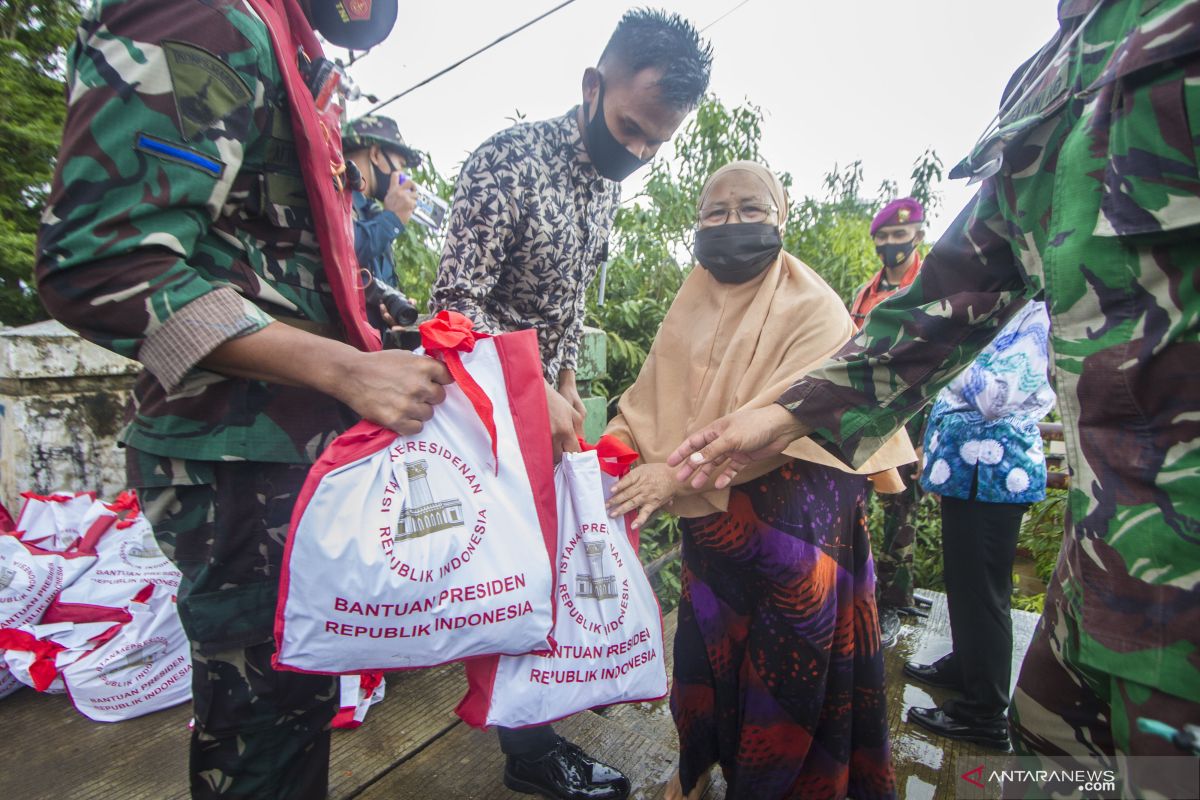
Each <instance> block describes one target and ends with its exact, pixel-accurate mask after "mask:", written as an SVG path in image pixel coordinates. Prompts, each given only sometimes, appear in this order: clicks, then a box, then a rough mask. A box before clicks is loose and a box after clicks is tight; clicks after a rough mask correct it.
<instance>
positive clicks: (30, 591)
mask: <svg viewBox="0 0 1200 800" xmlns="http://www.w3.org/2000/svg"><path fill="white" fill-rule="evenodd" d="M88 502H89V503H90V502H91V501H90V500H89V501H88ZM47 543H50V544H53V542H47ZM95 561H96V557H95V556H94V555H88V554H82V553H74V552H67V553H59V552H55V551H53V550H44V549H42V548H41V547H38V546H37V545H34V544H31V543H29V542H25V541H22V540H21V539H20V534H19V532H17V531H9V532H7V533H0V630H2V629H5V628H18V627H21V626H23V625H36V624H38V623H39V622H41V619H42V615H43V614H44V613H45V611H46V609H47V608H48V607H49V606H50V604H51V603H52V602H54V599H55V598H56V597H58V594H59V592H61V591H62V590H63V588H64V587H66V586H70V585H71V584H72V583H73V582H74V581H76V580H77V579H78V578H79V576H80V575H82V574H84V572H86V571H87V569H88V567H90V566H91V565H92V564H94V563H95ZM4 649H5V647H4V645H0V697H5V696H6V695H9V694H12V693H13V692H14V691H16V690H17V689H18V688H19V687H20V681H18V680H17V679H16V678H15V677H14V676H13V675H12V674H11V673H10V671H9V669H8V666H7V662H6V659H5V655H4Z"/></svg>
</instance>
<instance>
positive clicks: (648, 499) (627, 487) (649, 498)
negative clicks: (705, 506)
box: [608, 464, 687, 530]
mask: <svg viewBox="0 0 1200 800" xmlns="http://www.w3.org/2000/svg"><path fill="white" fill-rule="evenodd" d="M674 472H675V470H674V469H672V468H671V467H668V466H667V465H666V464H641V465H639V466H636V467H634V468H633V469H632V470H630V472H629V474H628V475H626V476H625V477H624V478H621V480H620V481H618V482H617V485H616V486H614V487H613V491H612V496H611V497H610V498H609V501H608V514H609V516H610V517H620V516H624V515H625V514H627V513H628V512H630V511H632V510H634V509H635V508H636V509H637V510H638V514H637V518H636V519H635V520H634V521H633V528H634V530H637V529H638V528H641V527H642V526H643V525H645V524H646V523H647V522H648V521H649V520H650V517H652V516H654V513H655V512H656V511H658V510H659V509H661V508H662V507H663V506H669V505H671V503H672V502H673V501H674V500H675V498H676V496H678V495H680V494H684V493H685V492H686V491H687V487H685V486H684V485H683V484H681V483H680V482H679V481H677V480H675V475H674V474H673V473H674Z"/></svg>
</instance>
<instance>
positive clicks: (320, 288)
mask: <svg viewBox="0 0 1200 800" xmlns="http://www.w3.org/2000/svg"><path fill="white" fill-rule="evenodd" d="M67 66H68V73H67V89H68V103H69V105H68V113H67V119H66V124H65V129H64V133H63V144H62V149H61V151H60V153H59V160H58V168H57V173H56V175H55V179H54V184H53V186H52V189H51V195H50V202H49V207H48V208H47V210H46V213H45V216H44V218H43V227H42V230H41V235H40V255H39V262H38V269H37V276H38V282H39V289H40V292H41V297H42V300H43V302H44V303H45V304H46V307H47V308H48V309H49V310H50V312H51V313H52V314H53V315H54V316H55V317H57V318H58V319H60V320H62V321H63V322H64V323H65V324H67V325H69V326H70V327H72V328H74V329H76V330H77V331H79V332H80V333H81V334H82V335H83V336H85V337H86V338H88V339H90V340H91V341H93V342H96V343H98V344H100V345H102V346H104V347H107V348H108V349H110V350H113V351H115V352H118V353H120V354H121V355H124V356H127V357H130V358H136V359H138V360H139V361H141V362H142V363H143V364H144V365H145V370H144V371H143V372H142V374H141V375H140V376H139V378H138V381H137V385H136V388H135V390H134V397H133V412H132V416H131V420H130V423H129V425H128V426H127V427H126V429H125V430H124V431H123V433H122V436H121V440H122V442H123V443H124V444H125V445H126V446H127V447H128V448H129V449H128V451H127V453H128V468H129V481H130V485H132V486H135V487H137V488H138V489H139V491H140V493H141V495H142V498H143V501H144V503H145V504H146V506H147V508H148V511H149V516H150V519H151V521H152V522H153V524H154V526H155V530H156V533H157V534H158V537H159V540H160V542H161V544H162V545H163V548H164V550H166V552H167V553H168V554H171V555H172V557H173V558H174V559H175V561H176V563H177V564H178V566H179V567H180V569H181V571H182V572H183V576H184V579H183V583H182V585H181V587H180V593H179V610H180V616H181V618H182V620H183V622H184V627H185V629H186V630H187V632H188V636H189V638H190V639H191V641H192V644H193V651H194V658H195V663H196V669H195V670H194V676H195V677H194V684H193V694H194V698H195V704H196V729H195V731H194V734H193V742H192V762H191V770H192V791H193V794H194V795H195V796H214V795H220V796H225V797H230V796H232V797H251V796H252V797H256V798H257V797H275V796H279V797H289V798H291V797H303V796H309V795H311V796H314V797H323V796H324V793H325V792H324V787H325V784H326V780H327V778H326V775H325V771H326V764H327V761H328V748H329V725H328V723H329V721H330V719H332V716H333V714H334V712H335V710H336V709H335V706H336V697H335V696H334V682H333V680H332V679H331V678H326V677H319V676H295V675H284V674H281V673H275V672H273V671H272V670H271V669H270V653H271V651H272V650H273V647H274V645H273V643H272V617H273V612H274V608H275V597H276V592H277V583H278V578H279V566H280V563H281V555H282V544H283V538H284V535H285V534H286V528H287V521H288V518H289V515H290V510H291V506H292V503H293V499H294V497H295V495H296V493H297V492H298V489H299V487H300V485H301V483H302V482H303V479H304V474H305V471H306V469H307V465H309V464H310V463H311V462H312V461H313V460H314V459H315V458H316V456H317V455H318V454H319V453H320V452H321V450H322V449H323V448H324V446H325V445H326V444H327V443H328V442H329V441H330V440H331V439H332V438H333V437H335V436H336V435H337V434H338V433H339V432H341V431H342V430H344V429H345V428H346V427H348V426H349V425H350V424H351V423H352V422H353V421H354V420H353V417H352V416H351V414H350V412H349V410H348V409H346V408H345V407H344V406H342V405H340V404H339V403H337V402H336V401H335V400H333V399H332V398H330V397H327V396H325V395H322V394H319V393H316V392H313V391H310V390H306V389H300V388H293V387H285V386H280V385H276V384H267V383H263V382H260V381H252V380H241V379H234V378H228V377H225V376H222V375H218V374H215V373H213V372H209V371H207V370H204V369H202V368H200V367H198V366H197V364H198V363H199V362H200V361H201V360H202V359H203V358H204V357H205V356H206V355H207V354H208V353H210V352H211V351H212V350H213V349H214V348H215V347H217V346H218V345H220V344H222V343H223V342H226V341H228V340H230V339H232V338H235V337H239V336H244V335H246V334H249V333H252V332H255V331H258V330H260V329H261V328H263V327H265V326H266V325H267V324H269V323H270V322H271V321H272V320H273V319H277V320H280V321H284V322H287V323H289V324H292V325H295V326H297V327H302V328H305V329H307V330H310V331H312V332H317V333H324V334H325V335H331V336H336V335H337V333H338V325H337V323H336V320H337V311H336V307H335V305H334V301H333V298H332V295H331V288H330V286H329V284H328V282H327V280H326V278H325V274H324V271H323V268H322V266H321V261H320V253H319V250H318V245H317V241H316V237H315V235H314V234H313V232H312V224H311V219H310V211H309V206H308V201H307V198H306V195H305V191H304V186H303V183H302V178H301V174H300V165H299V161H298V159H297V156H296V153H295V149H294V144H293V138H292V129H291V124H290V121H289V112H288V107H287V103H286V95H285V91H284V89H283V86H282V82H281V77H280V74H279V70H278V66H277V64H276V59H275V55H274V53H273V52H272V49H271V46H270V41H269V39H268V35H267V31H266V28H265V27H264V25H263V24H262V22H261V21H260V20H259V19H258V17H257V16H256V15H254V14H253V13H252V12H251V11H250V10H249V9H248V7H247V6H245V5H244V4H242V3H241V2H238V1H237V0H186V1H185V2H178V3H159V2H152V1H151V0H103V1H102V2H98V3H96V4H93V5H92V6H91V7H90V9H89V10H88V11H87V12H85V14H84V18H83V20H82V22H81V23H80V28H79V32H78V38H77V41H76V42H75V44H74V46H73V47H72V49H71V51H70V53H69V55H68V64H67ZM228 462H235V463H228ZM254 462H258V463H254ZM297 776H302V777H303V782H299V779H298V778H297Z"/></svg>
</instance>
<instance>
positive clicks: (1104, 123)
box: [672, 0, 1200, 797]
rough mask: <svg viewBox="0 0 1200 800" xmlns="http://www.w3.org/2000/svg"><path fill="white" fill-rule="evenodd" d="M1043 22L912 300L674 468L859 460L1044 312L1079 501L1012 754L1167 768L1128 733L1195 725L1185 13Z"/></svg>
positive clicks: (1197, 558)
mask: <svg viewBox="0 0 1200 800" xmlns="http://www.w3.org/2000/svg"><path fill="white" fill-rule="evenodd" d="M1058 17H1059V31H1058V33H1057V34H1056V35H1055V36H1054V38H1053V39H1052V40H1051V41H1050V42H1049V43H1048V44H1047V45H1046V46H1045V47H1044V48H1043V49H1042V50H1041V51H1040V52H1038V53H1037V54H1036V55H1035V56H1034V57H1033V58H1031V59H1030V60H1029V61H1027V62H1026V63H1025V64H1024V65H1023V66H1022V67H1021V69H1020V70H1018V72H1017V73H1016V74H1015V75H1014V76H1013V79H1012V81H1011V82H1010V84H1009V87H1008V89H1007V91H1006V92H1005V96H1004V99H1003V100H1002V102H1001V107H1000V112H999V114H998V116H997V118H996V119H995V120H994V124H992V125H990V126H989V128H988V130H987V132H986V133H985V135H984V136H983V137H982V138H981V139H980V141H979V144H978V145H976V147H975V148H974V150H973V152H972V153H971V154H970V156H968V158H967V159H966V160H965V161H964V162H963V163H961V164H960V165H959V166H958V167H956V168H955V171H954V172H952V173H951V176H952V177H959V176H964V177H965V176H973V177H974V178H975V179H976V180H980V181H982V183H981V185H980V189H979V193H978V195H977V196H976V198H975V199H974V200H973V201H972V202H971V203H970V205H968V206H967V208H966V209H964V210H963V212H962V213H961V214H959V216H958V218H957V219H956V220H955V221H954V222H953V223H951V225H950V227H949V229H948V230H947V232H946V234H945V235H944V236H943V237H942V238H941V240H939V241H938V243H937V244H936V245H935V246H934V248H933V250H932V251H930V253H929V255H928V257H927V258H926V260H925V264H924V265H923V266H922V268H921V273H920V275H919V276H918V277H917V279H916V280H915V281H914V282H913V284H912V285H911V286H910V287H909V289H908V292H906V293H905V294H898V295H895V296H893V297H891V298H889V299H888V300H886V301H884V302H883V303H882V304H881V305H880V306H878V307H877V308H876V309H875V310H874V311H872V312H871V314H870V316H868V318H867V321H866V324H865V325H864V326H863V330H862V333H860V334H859V335H858V336H857V337H856V338H855V339H854V340H853V341H852V342H851V343H850V344H849V345H847V346H846V347H845V348H844V349H843V350H842V351H841V352H839V353H838V354H837V355H835V356H834V357H833V358H832V359H831V360H829V361H827V362H826V363H825V364H823V365H821V366H820V367H818V368H817V369H815V370H814V371H812V372H810V373H809V374H808V375H806V376H804V377H803V378H801V379H799V380H798V381H797V382H796V383H795V384H794V385H793V386H792V388H791V389H789V390H788V391H787V392H785V393H784V394H783V396H782V397H781V398H780V400H779V403H778V404H775V405H773V406H770V407H768V408H766V409H761V410H756V411H753V412H750V413H741V414H733V415H730V416H728V417H725V418H723V419H721V420H718V421H717V422H715V423H713V424H712V425H711V426H708V427H707V428H706V429H705V430H702V431H699V432H697V433H696V434H694V435H692V436H691V437H690V438H689V440H688V441H687V442H685V443H684V444H683V445H681V446H680V448H679V449H678V450H677V451H676V452H675V454H674V455H673V456H672V463H683V462H684V461H685V460H686V462H687V463H686V466H685V467H683V468H682V469H681V470H680V474H681V475H684V474H688V473H691V472H692V471H694V470H695V471H698V472H699V473H701V475H709V474H712V473H713V472H714V471H716V472H718V473H720V474H721V475H722V477H720V478H718V480H717V485H722V484H724V483H725V482H726V481H727V479H728V475H729V473H736V471H737V470H738V469H739V468H740V467H741V465H744V464H746V463H749V462H751V461H753V460H754V459H756V458H760V457H764V456H765V455H767V454H769V453H771V452H772V451H775V452H778V451H779V450H780V449H782V448H783V447H784V446H786V444H787V443H788V442H790V441H792V440H793V439H795V438H796V437H799V436H804V435H812V436H814V437H816V438H817V439H818V440H819V441H821V442H823V443H824V444H825V446H826V447H827V448H828V449H830V450H831V451H833V452H835V453H838V454H840V455H841V457H842V458H843V459H845V460H846V461H847V463H851V464H860V463H862V461H863V460H864V459H866V458H867V457H868V456H870V454H871V453H872V452H873V451H874V450H875V449H877V448H878V447H879V446H880V445H881V444H882V443H883V442H884V441H886V439H887V437H888V436H890V435H891V434H892V433H893V432H894V431H896V430H897V429H899V427H900V426H901V425H903V424H904V421H905V419H907V418H908V417H909V416H910V415H911V414H913V413H914V412H915V411H916V410H917V409H919V408H920V407H921V406H923V405H924V404H925V403H927V402H928V400H929V399H930V398H932V397H933V396H934V395H935V394H936V393H937V392H938V391H939V390H940V389H941V387H943V386H945V385H946V384H948V383H949V382H950V381H951V380H952V379H953V378H954V376H955V375H956V374H958V372H960V371H961V370H962V369H964V368H965V367H966V366H967V365H968V364H970V363H971V361H972V360H973V359H974V358H975V356H976V355H977V354H978V353H979V352H980V351H981V350H982V349H983V348H984V347H985V346H986V345H987V343H988V341H989V340H990V339H992V338H993V337H995V336H996V334H997V332H998V331H999V330H1000V329H1001V328H1002V327H1003V326H1004V323H1005V322H1006V321H1007V320H1008V319H1010V318H1011V317H1012V316H1013V315H1015V314H1016V313H1017V311H1018V310H1019V309H1020V308H1021V307H1022V306H1023V305H1024V304H1025V303H1026V302H1027V301H1028V299H1030V298H1035V297H1038V296H1042V297H1044V299H1045V303H1046V306H1047V308H1048V309H1049V311H1050V319H1051V326H1050V327H1051V330H1050V352H1051V363H1052V365H1053V379H1054V383H1055V389H1056V393H1057V395H1058V400H1059V408H1060V411H1061V413H1062V418H1063V433H1064V439H1065V441H1066V445H1067V460H1068V463H1069V464H1070V467H1071V489H1070V494H1069V496H1068V501H1067V530H1066V535H1065V537H1064V539H1063V546H1062V553H1061V554H1060V556H1059V560H1058V565H1057V567H1056V568H1055V571H1054V576H1053V577H1052V579H1051V582H1050V586H1049V589H1048V591H1047V593H1046V609H1045V612H1044V613H1043V615H1042V618H1041V621H1040V622H1039V623H1038V629H1037V632H1036V633H1035V635H1034V638H1033V642H1032V643H1031V644H1030V647H1029V650H1028V652H1027V653H1026V654H1025V661H1024V663H1023V664H1022V667H1021V674H1020V677H1019V678H1018V679H1017V688H1016V692H1015V694H1014V696H1013V701H1012V706H1011V708H1010V711H1009V722H1010V726H1011V733H1012V735H1013V745H1014V747H1015V748H1016V749H1017V750H1018V751H1019V752H1031V753H1037V754H1043V755H1051V756H1053V755H1090V756H1094V757H1096V758H1098V759H1103V763H1108V764H1111V763H1112V757H1113V755H1114V754H1124V755H1135V756H1141V755H1183V752H1182V751H1180V750H1178V749H1176V747H1175V746H1174V745H1173V744H1172V743H1171V742H1169V741H1166V740H1164V739H1161V738H1158V737H1157V736H1155V735H1153V734H1151V733H1149V732H1146V731H1143V730H1141V729H1140V728H1139V726H1138V720H1139V719H1153V720H1159V721H1162V722H1165V723H1167V724H1168V725H1170V726H1172V727H1175V728H1179V729H1182V728H1183V726H1184V725H1185V724H1186V723H1193V724H1194V723H1195V722H1196V720H1197V719H1200V658H1197V654H1198V653H1200V485H1198V483H1197V477H1196V476H1197V475H1198V474H1200V370H1197V369H1196V364H1197V363H1198V362H1197V359H1200V294H1198V293H1197V291H1196V280H1197V269H1198V268H1200V252H1198V245H1197V241H1198V238H1197V237H1198V235H1200V172H1198V171H1197V166H1196V164H1197V151H1196V142H1197V141H1198V136H1200V128H1198V127H1197V125H1198V124H1200V0H1107V1H1106V0H1061V2H1060V3H1059V6H1058ZM695 451H700V452H695ZM693 480H697V481H698V480H700V476H697V477H695V478H693ZM1156 761H1158V759H1156ZM1191 769H1192V771H1191V777H1192V778H1193V779H1194V777H1195V771H1194V770H1195V766H1194V762H1192V768H1191ZM1174 778H1175V776H1173V775H1172V774H1171V771H1170V770H1166V769H1161V770H1160V769H1156V770H1153V771H1152V772H1151V773H1150V774H1143V775H1124V774H1123V775H1122V780H1123V782H1124V783H1125V785H1124V786H1123V787H1122V796H1128V797H1143V796H1147V795H1151V794H1153V795H1154V796H1161V797H1180V796H1184V794H1181V793H1180V791H1181V790H1180V789H1179V788H1178V787H1175V788H1172V787H1171V786H1170V785H1168V784H1169V783H1170V781H1171V780H1173V779H1174ZM1184 791H1186V794H1187V795H1191V796H1194V795H1195V784H1192V785H1191V787H1190V789H1187V790H1184Z"/></svg>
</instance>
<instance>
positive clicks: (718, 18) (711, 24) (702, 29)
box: [700, 0, 750, 33]
mask: <svg viewBox="0 0 1200 800" xmlns="http://www.w3.org/2000/svg"><path fill="white" fill-rule="evenodd" d="M749 2H750V0H742V2H740V3H738V4H737V5H736V6H734V7H733V8H731V9H729V10H728V11H726V12H725V13H724V14H722V15H721V16H719V17H717V18H716V19H714V20H713V21H712V22H710V23H708V24H707V25H705V26H704V27H703V28H701V29H700V32H701V33H704V32H705V31H706V30H708V29H709V28H711V27H712V26H713V25H716V24H717V23H718V22H720V21H721V20H723V19H725V18H726V17H728V16H729V15H730V14H732V13H733V12H735V11H737V10H738V9H739V8H741V7H742V6H744V5H746V3H749Z"/></svg>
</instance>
